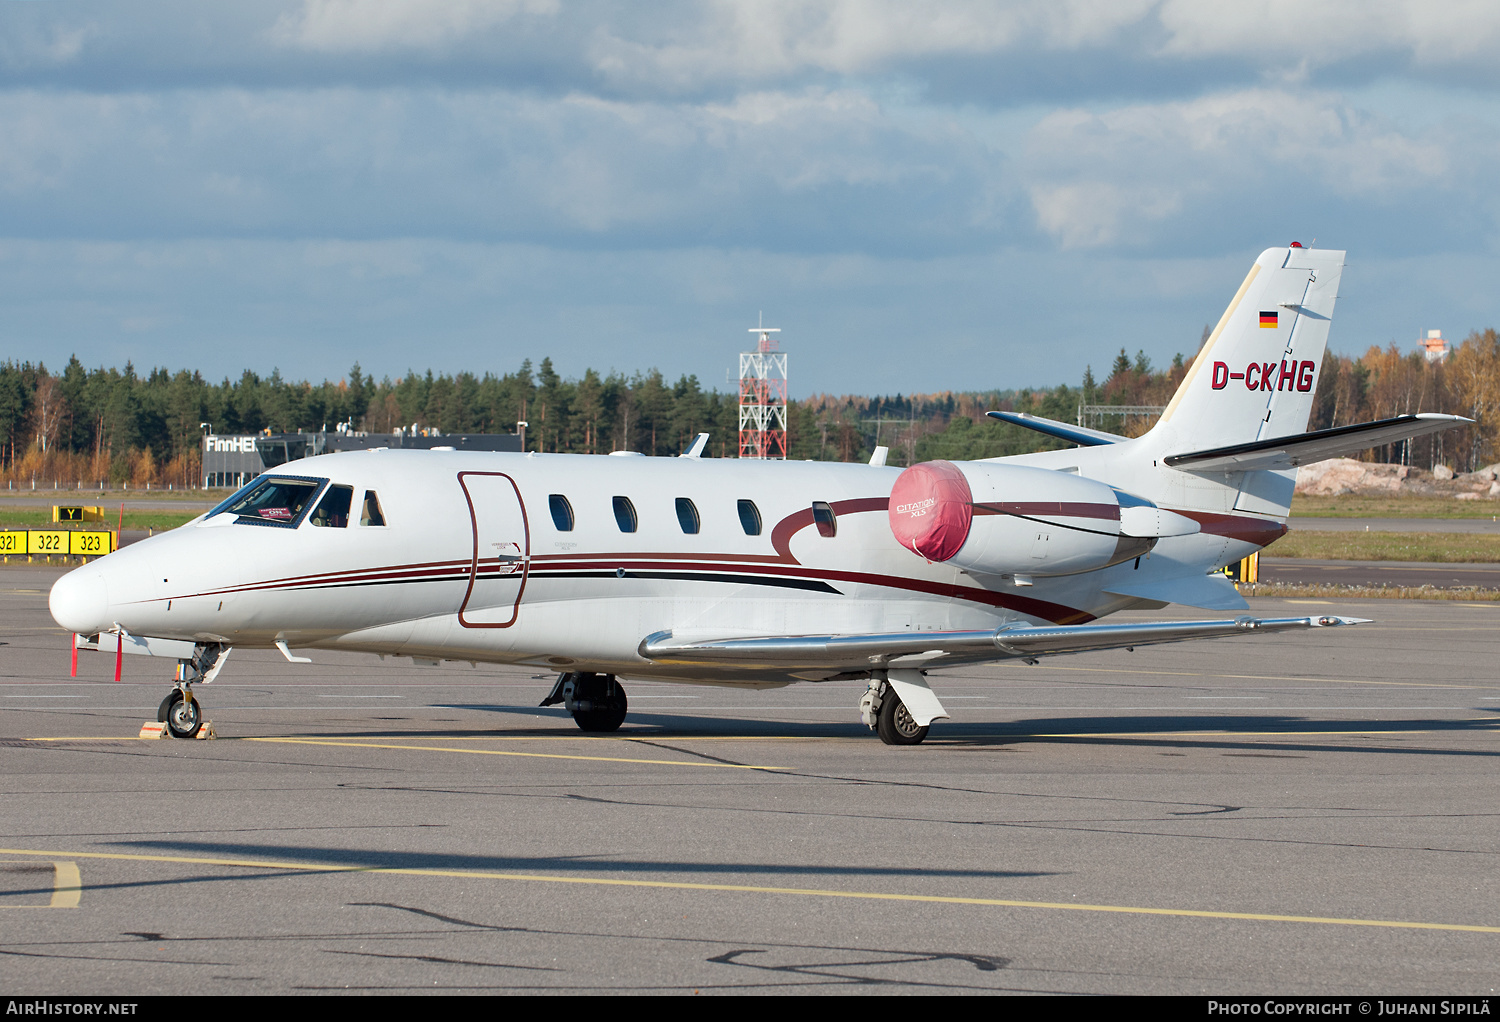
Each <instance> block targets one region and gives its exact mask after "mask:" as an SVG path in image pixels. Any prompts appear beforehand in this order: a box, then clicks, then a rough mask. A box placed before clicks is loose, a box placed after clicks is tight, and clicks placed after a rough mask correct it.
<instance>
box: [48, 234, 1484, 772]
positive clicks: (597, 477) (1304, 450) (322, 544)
mask: <svg viewBox="0 0 1500 1022" xmlns="http://www.w3.org/2000/svg"><path fill="white" fill-rule="evenodd" d="M1343 263H1344V253H1342V252H1335V251H1318V250H1312V249H1306V248H1303V247H1302V246H1300V245H1296V244H1293V245H1292V246H1291V247H1289V248H1275V249H1269V250H1267V251H1266V252H1263V253H1262V254H1261V256H1260V258H1258V259H1257V260H1256V261H1255V265H1254V266H1253V267H1251V270H1250V274H1249V276H1247V277H1246V278H1245V282H1244V283H1243V284H1242V285H1241V286H1240V289H1239V291H1238V292H1237V293H1236V294H1235V296H1234V299H1233V301H1231V302H1230V303H1229V308H1228V309H1227V310H1226V311H1225V312H1224V315H1223V318H1222V319H1220V320H1219V324H1218V326H1217V327H1216V328H1215V330H1214V331H1213V333H1212V334H1211V335H1210V336H1209V338H1208V340H1207V342H1205V344H1204V345H1203V349H1202V351H1200V352H1199V354H1198V357H1197V358H1196V359H1195V360H1194V362H1193V364H1192V368H1191V369H1190V371H1189V372H1188V374H1187V377H1186V378H1185V379H1184V380H1183V382H1182V385H1181V387H1180V388H1179V389H1178V390H1177V393H1176V394H1175V395H1174V396H1173V398H1172V401H1171V404H1169V405H1168V406H1167V409H1166V411H1165V412H1164V413H1163V414H1162V416H1161V419H1160V421H1159V422H1158V423H1157V424H1156V426H1155V427H1154V428H1153V429H1152V430H1151V431H1150V432H1149V433H1147V434H1146V435H1144V436H1142V437H1139V438H1137V439H1125V438H1123V437H1119V436H1115V435H1112V434H1108V433H1101V432H1097V431H1094V430H1089V429H1081V428H1079V427H1077V426H1072V425H1068V424H1065V423H1061V422H1054V421H1052V420H1047V419H1039V418H1033V417H1031V416H1025V415H1015V414H1011V413H1005V412H991V413H989V414H991V415H993V416H995V417H996V418H998V419H1002V420H1004V421H1007V422H1011V423H1015V424H1016V425H1020V426H1025V427H1028V428H1031V429H1036V430H1039V431H1041V432H1043V433H1046V434H1049V435H1051V436H1054V437H1057V438H1060V439H1062V440H1066V441H1069V442H1071V443H1073V444H1075V445H1077V446H1075V447H1072V448H1069V449H1066V450H1059V451H1049V452H1046V453H1039V454H1028V455H1022V456H1019V457H1011V458H997V459H991V460H984V461H970V462H946V461H933V462H926V463H924V464H919V465H914V466H912V467H910V468H907V469H906V470H904V471H902V470H900V469H897V468H887V467H885V466H884V464H883V460H884V458H883V454H884V451H883V450H879V451H877V453H876V457H875V458H874V459H873V460H872V462H871V463H870V464H868V465H850V464H828V463H822V462H786V461H749V460H744V461H738V460H722V459H717V460H710V459H704V458H702V457H700V455H701V453H702V450H703V446H704V440H705V437H703V436H700V437H699V438H698V440H697V442H696V443H695V444H694V445H693V447H692V449H691V450H689V451H688V452H687V453H686V454H685V455H683V456H681V457H679V458H646V457H641V456H639V455H630V454H627V453H626V452H618V453H617V454H615V455H611V456H598V457H594V456H584V455H575V454H497V453H469V452H457V451H442V450H434V451H415V450H412V451H406V450H373V451H359V452H346V453H340V454H331V455H323V456H320V457H315V458H308V459H306V460H303V461H298V462H293V463H289V464H286V465H282V466H279V467H277V468H276V469H274V470H272V471H270V472H268V473H266V474H264V475H262V476H260V477H259V478H257V479H255V480H254V481H253V482H251V483H250V484H249V485H247V486H246V487H244V488H243V489H241V490H240V491H239V492H237V493H235V494H234V495H233V496H231V497H230V498H229V499H228V500H226V501H224V502H223V503H222V504H220V505H219V506H218V507H215V508H214V509H213V510H212V511H210V512H209V513H208V514H206V515H204V516H202V517H201V518H198V519H195V520H194V521H192V522H190V523H188V524H187V525H184V526H183V527H182V528H179V529H175V530H173V531H171V532H167V533H163V534H161V535H158V536H155V537H153V538H151V539H147V540H145V541H142V542H139V543H136V544H134V545H132V546H130V547H127V548H125V549H123V550H120V551H119V552H117V553H114V554H110V555H109V556H107V557H104V558H101V559H100V560H98V561H95V562H93V563H91V564H88V565H86V566H84V567H80V568H78V569H77V570H75V571H73V572H71V573H69V574H68V575H66V576H64V577H63V578H62V579H60V580H59V581H58V582H57V584H56V585H55V586H54V587H53V589H52V594H51V608H52V614H53V616H54V617H55V618H56V619H57V621H58V623H59V624H60V625H62V626H63V627H64V628H67V629H69V630H71V631H73V632H75V633H77V634H76V635H75V638H74V644H75V648H85V647H87V648H96V649H104V650H107V651H110V652H117V653H126V652H129V653H143V654H149V655H153V656H164V657H168V658H172V659H176V660H177V661H178V663H177V684H176V687H175V688H173V689H172V691H171V692H170V693H169V694H168V696H167V698H166V699H165V700H164V701H163V703H162V707H161V713H160V716H161V719H162V720H164V721H165V722H166V723H167V725H168V727H169V728H170V731H171V733H172V734H174V735H176V736H179V737H191V736H192V735H194V734H195V733H196V732H197V730H198V728H199V727H200V725H201V722H202V711H201V707H200V704H199V701H198V699H197V697H196V696H195V695H194V693H193V688H192V686H193V685H194V684H195V683H200V682H201V683H207V682H211V681H212V680H213V679H214V677H215V676H216V675H217V674H218V673H219V671H220V670H221V669H222V668H223V666H224V664H225V660H226V658H227V657H228V655H229V653H230V650H231V649H232V648H234V647H236V646H244V647H255V648H271V647H275V648H277V649H279V650H280V651H281V652H282V654H283V655H284V656H286V658H287V659H288V660H292V661H299V662H300V661H303V660H305V658H302V657H298V656H295V655H294V654H293V653H292V648H294V647H295V648H299V649H304V650H306V649H322V650H352V651H361V652H367V653H374V654H380V655H383V656H401V657H411V658H412V659H413V660H415V661H417V662H419V663H420V662H429V663H431V662H438V661H442V660H454V661H471V662H483V663H498V664H520V665H526V666H528V667H538V668H543V669H548V670H556V671H558V672H559V677H558V680H557V684H556V685H555V686H554V688H553V690H552V693H551V695H549V697H548V698H547V700H546V701H545V702H544V703H543V704H542V705H550V704H554V703H558V702H561V703H563V704H564V705H565V707H566V709H567V710H568V711H569V712H571V713H572V715H573V717H574V719H575V720H576V721H577V723H578V725H579V726H580V727H582V728H583V729H584V730H585V731H592V732H607V731H612V730H614V729H616V728H618V727H619V726H620V724H621V723H622V722H623V721H624V719H625V715H626V696H625V690H624V688H623V686H622V685H621V683H620V680H619V679H621V678H650V679H654V680H657V681H671V682H682V683H687V684H711V685H729V686H742V687H746V688H769V687H777V686H782V685H787V684H790V683H792V682H798V681H805V682H813V683H816V682H820V681H836V680H840V681H841V680H856V679H857V680H867V681H868V682H869V687H868V690H867V691H866V693H865V694H864V696H863V698H862V700H861V702H860V707H859V709H860V713H861V717H862V719H863V721H864V723H865V724H866V725H868V726H870V727H871V728H873V729H874V730H876V731H877V732H878V734H879V735H880V737H881V739H883V740H884V741H885V742H887V743H888V744H897V745H902V744H915V743H917V742H920V741H922V740H923V738H925V737H926V735H927V732H928V725H929V724H930V723H931V722H932V721H933V720H935V719H938V718H942V717H946V716H947V713H946V711H945V710H944V709H943V706H942V703H941V702H940V700H939V698H938V696H937V695H936V694H935V693H934V691H933V689H932V687H931V685H930V681H932V680H935V679H936V678H937V677H938V675H936V674H935V672H939V671H941V670H942V669H943V668H947V667H954V666H958V665H968V664H974V663H978V662H984V661H998V660H1022V661H1025V662H1027V663H1035V662H1036V660H1037V659H1038V658H1040V657H1043V656H1051V655H1056V654H1062V653H1073V652H1079V651H1083V650H1098V649H1109V648H1118V647H1126V648H1133V647H1136V646H1144V645H1150V644H1153V643H1162V642H1176V641H1181V640H1185V639H1200V638H1215V637H1221V636H1230V635H1243V636H1255V635H1263V634H1266V633H1271V632H1282V631H1287V630H1293V629H1304V628H1320V627H1329V626H1337V625H1348V624H1354V623H1356V620H1355V619H1351V618H1344V617H1331V616H1326V617H1304V618H1256V617H1253V616H1249V615H1243V614H1242V615H1237V616H1230V617H1222V616H1221V617H1220V618H1218V619H1210V620H1197V621H1162V622H1153V623H1144V624H1101V623H1097V622H1098V619H1101V618H1104V617H1106V616H1107V615H1109V614H1112V613H1114V612H1115V611H1119V610H1125V609H1130V608H1160V607H1163V606H1165V605H1167V604H1169V603H1179V604H1184V605H1187V606H1190V607H1196V608H1204V609H1207V610H1213V611H1236V610H1239V611H1243V610H1247V609H1248V605H1247V604H1246V603H1245V601H1244V600H1243V599H1241V597H1240V596H1239V594H1238V593H1237V592H1236V590H1235V587H1234V585H1233V584H1232V583H1231V582H1230V581H1229V580H1227V579H1226V578H1224V577H1223V576H1222V575H1212V574H1210V572H1211V571H1214V570H1215V569H1219V568H1222V567H1223V566H1224V565H1226V564H1229V563H1231V562H1234V561H1238V560H1240V559H1241V558H1243V557H1246V556H1248V555H1249V554H1251V553H1253V552H1255V551H1257V550H1260V549H1261V548H1263V547H1265V546H1266V545H1267V544H1269V543H1271V542H1272V541H1273V540H1275V539H1277V538H1278V537H1279V536H1281V535H1282V534H1284V533H1285V532H1286V528H1287V526H1286V521H1287V514H1288V511H1289V508H1290V505H1291V499H1292V488H1293V483H1294V478H1295V474H1296V466H1297V465H1298V464H1301V463H1303V462H1306V461H1314V460H1318V459H1322V458H1327V457H1332V456H1335V455H1338V454H1344V453H1350V452H1354V451H1358V450H1363V449H1365V448H1368V447H1371V446H1374V445H1376V444H1384V443H1390V442H1392V441H1396V440H1400V439H1403V438H1407V437H1413V436H1418V435H1421V434H1425V433H1430V432H1434V431H1437V430H1440V429H1445V428H1448V427H1450V426H1454V425H1458V424H1461V423H1464V422H1467V421H1469V420H1466V419H1460V418H1458V417H1456V416H1448V415H1403V416H1400V417H1397V418H1394V419H1386V420H1382V421H1379V422H1371V423H1364V424H1361V425H1355V426H1343V427H1338V428H1335V429H1327V430H1320V431H1317V432H1312V433H1307V432H1304V431H1305V430H1306V428H1307V422H1308V416H1309V412H1310V410H1311V408H1312V401H1313V392H1314V388H1315V386H1316V383H1317V376H1318V371H1319V368H1320V366H1321V364H1322V359H1323V349H1324V345H1325V343H1326V341H1327V337H1328V326H1329V318H1330V316H1331V315H1332V313H1333V305H1334V298H1335V296H1336V295H1337V293H1338V284H1339V275H1340V273H1341V271H1342V269H1343ZM75 655H76V654H75ZM117 665H118V661H117ZM939 687H940V686H939Z"/></svg>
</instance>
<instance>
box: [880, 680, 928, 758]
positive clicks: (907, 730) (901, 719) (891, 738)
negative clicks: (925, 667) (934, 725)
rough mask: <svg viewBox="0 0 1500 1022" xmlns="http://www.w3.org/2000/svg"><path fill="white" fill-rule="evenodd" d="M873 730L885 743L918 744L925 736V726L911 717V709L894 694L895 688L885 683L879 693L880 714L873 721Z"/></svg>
mask: <svg viewBox="0 0 1500 1022" xmlns="http://www.w3.org/2000/svg"><path fill="white" fill-rule="evenodd" d="M875 732H876V733H877V734H879V735H880V740H881V741H882V742H884V743H885V744H887V745H920V744H921V742H922V739H924V738H926V737H927V728H926V727H925V726H923V725H921V724H918V723H917V722H916V721H915V720H913V719H912V716H911V711H910V710H908V709H907V708H906V704H905V703H903V702H902V701H901V697H900V696H898V695H896V690H895V689H894V688H892V687H891V686H890V685H887V686H886V688H885V692H884V693H882V695H881V700H880V716H879V718H877V720H876V722H875Z"/></svg>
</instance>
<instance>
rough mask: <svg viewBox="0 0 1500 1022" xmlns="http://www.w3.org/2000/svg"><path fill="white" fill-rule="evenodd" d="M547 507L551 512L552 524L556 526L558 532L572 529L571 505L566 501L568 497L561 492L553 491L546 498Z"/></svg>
mask: <svg viewBox="0 0 1500 1022" xmlns="http://www.w3.org/2000/svg"><path fill="white" fill-rule="evenodd" d="M547 508H548V509H549V510H550V511H551V512H552V524H553V525H554V526H556V527H557V531H558V532H572V531H573V505H572V504H569V503H568V498H567V497H564V496H563V495H562V494H561V493H554V494H552V495H550V496H549V497H548V498H547Z"/></svg>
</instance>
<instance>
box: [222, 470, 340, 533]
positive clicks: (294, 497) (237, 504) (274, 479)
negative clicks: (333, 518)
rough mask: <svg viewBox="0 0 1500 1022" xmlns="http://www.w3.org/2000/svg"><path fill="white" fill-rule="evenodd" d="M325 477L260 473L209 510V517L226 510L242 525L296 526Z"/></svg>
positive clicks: (320, 487)
mask: <svg viewBox="0 0 1500 1022" xmlns="http://www.w3.org/2000/svg"><path fill="white" fill-rule="evenodd" d="M327 481H328V480H326V479H307V478H301V477H295V476H261V477H260V478H258V479H256V480H255V481H254V482H252V483H251V484H250V485H249V486H246V487H245V488H244V489H242V490H240V491H239V492H238V493H236V494H235V495H234V496H232V497H230V498H229V499H228V500H226V501H224V503H222V504H220V505H219V506H218V507H216V508H214V509H213V510H212V511H210V512H209V515H208V516H209V517H210V518H211V517H213V516H214V515H216V514H221V513H227V514H232V515H235V516H236V518H235V520H236V521H237V522H239V523H241V524H245V525H279V526H282V527H284V528H296V527H297V525H298V523H300V522H301V521H302V516H303V515H304V514H305V513H306V511H307V508H308V505H309V504H311V503H312V499H313V497H315V496H317V493H318V490H320V489H322V487H323V484H324V483H326V482H327Z"/></svg>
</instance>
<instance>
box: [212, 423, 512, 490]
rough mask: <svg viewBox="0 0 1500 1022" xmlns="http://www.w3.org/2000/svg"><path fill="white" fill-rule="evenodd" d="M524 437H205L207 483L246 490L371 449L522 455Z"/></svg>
mask: <svg viewBox="0 0 1500 1022" xmlns="http://www.w3.org/2000/svg"><path fill="white" fill-rule="evenodd" d="M521 443H522V434H520V433H453V434H445V433H439V432H438V431H437V430H435V429H434V430H427V431H425V432H424V431H416V432H411V433H408V432H404V431H403V432H397V433H344V432H333V433H327V432H323V433H256V434H251V435H248V436H243V435H241V436H223V435H219V434H214V433H210V434H207V435H205V436H204V437H203V485H204V487H205V488H210V487H240V486H243V485H245V484H246V483H248V482H249V481H250V480H252V479H254V478H255V477H256V476H258V475H260V474H261V473H262V472H265V471H267V470H268V469H273V468H276V467H277V466H278V465H285V464H286V463H287V462H289V461H296V460H298V459H299V458H311V457H313V456H314V455H317V454H333V453H335V452H336V451H367V450H370V449H372V448H381V447H390V448H398V449H400V448H407V449H411V450H424V451H430V450H456V451H516V452H519V451H520V450H521Z"/></svg>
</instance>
